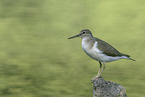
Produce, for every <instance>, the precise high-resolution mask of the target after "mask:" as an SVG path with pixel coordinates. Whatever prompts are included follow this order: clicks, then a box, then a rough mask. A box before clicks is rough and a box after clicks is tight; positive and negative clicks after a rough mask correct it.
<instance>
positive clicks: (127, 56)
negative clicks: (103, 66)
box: [123, 54, 136, 61]
mask: <svg viewBox="0 0 145 97" xmlns="http://www.w3.org/2000/svg"><path fill="white" fill-rule="evenodd" d="M123 56H125V57H126V59H129V60H132V61H136V60H134V59H132V58H130V56H129V55H127V54H123Z"/></svg>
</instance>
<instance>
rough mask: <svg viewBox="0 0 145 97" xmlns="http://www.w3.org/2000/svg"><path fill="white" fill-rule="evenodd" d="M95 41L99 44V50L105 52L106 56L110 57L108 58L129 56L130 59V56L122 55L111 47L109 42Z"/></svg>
mask: <svg viewBox="0 0 145 97" xmlns="http://www.w3.org/2000/svg"><path fill="white" fill-rule="evenodd" d="M95 40H96V41H97V42H98V44H97V47H98V49H99V50H101V51H103V53H104V54H106V55H108V56H112V57H115V56H127V57H130V56H129V55H126V54H122V53H120V52H119V51H118V50H117V49H115V48H114V47H113V46H111V45H110V44H108V43H107V42H105V41H103V40H101V39H98V38H95Z"/></svg>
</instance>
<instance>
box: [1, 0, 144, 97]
mask: <svg viewBox="0 0 145 97" xmlns="http://www.w3.org/2000/svg"><path fill="white" fill-rule="evenodd" d="M84 28H87V29H90V30H91V31H92V32H93V34H94V36H96V37H98V38H100V39H103V40H105V41H107V42H108V43H110V44H111V45H113V46H114V47H116V48H117V49H118V50H119V51H121V52H123V53H126V54H129V55H131V56H132V58H134V59H136V60H137V61H136V62H133V61H129V60H118V61H115V62H112V63H107V64H106V69H105V71H104V72H103V74H102V76H103V77H104V79H105V80H109V81H113V82H116V83H119V84H121V85H123V86H124V87H125V88H126V90H127V95H128V97H144V96H145V92H144V90H145V65H144V64H145V63H144V58H145V56H144V55H145V50H144V48H145V1H144V0H0V97H92V84H91V79H92V77H93V76H94V75H95V74H97V70H98V67H99V64H98V62H96V61H94V60H92V59H91V58H89V57H88V56H87V55H86V54H85V53H84V52H83V50H82V48H81V39H79V38H77V39H73V40H68V39H67V38H68V37H70V36H72V35H75V34H78V33H79V32H80V30H82V29H84Z"/></svg>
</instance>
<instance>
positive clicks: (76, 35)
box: [68, 34, 80, 39]
mask: <svg viewBox="0 0 145 97" xmlns="http://www.w3.org/2000/svg"><path fill="white" fill-rule="evenodd" d="M79 36H80V34H77V35H75V36H72V37H69V38H68V39H72V38H76V37H79Z"/></svg>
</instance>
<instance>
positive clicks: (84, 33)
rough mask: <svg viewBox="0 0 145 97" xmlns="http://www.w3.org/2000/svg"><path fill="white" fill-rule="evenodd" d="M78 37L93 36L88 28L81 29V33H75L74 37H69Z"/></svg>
mask: <svg viewBox="0 0 145 97" xmlns="http://www.w3.org/2000/svg"><path fill="white" fill-rule="evenodd" d="M76 37H81V38H89V37H93V35H92V33H91V31H90V30H88V29H83V30H81V31H80V33H79V34H77V35H74V36H72V37H69V38H68V39H72V38H76Z"/></svg>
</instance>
